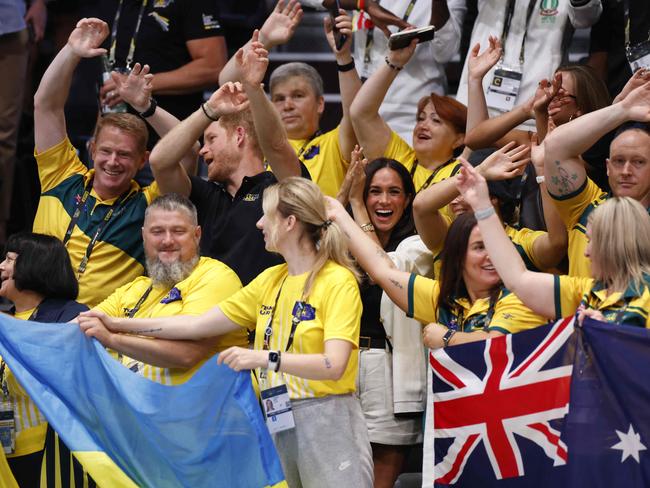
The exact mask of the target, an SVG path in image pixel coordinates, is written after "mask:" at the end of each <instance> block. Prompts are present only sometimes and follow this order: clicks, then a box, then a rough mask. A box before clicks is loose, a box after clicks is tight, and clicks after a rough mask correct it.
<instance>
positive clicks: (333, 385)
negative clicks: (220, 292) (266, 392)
mask: <svg viewBox="0 0 650 488" xmlns="http://www.w3.org/2000/svg"><path fill="white" fill-rule="evenodd" d="M308 274H309V273H304V274H301V275H295V276H292V275H289V274H288V268H287V265H286V264H281V265H278V266H274V267H272V268H269V269H267V270H266V271H264V272H262V273H261V274H260V275H259V276H258V277H257V278H255V279H254V280H253V281H251V282H250V283H249V284H248V285H247V286H245V287H244V288H243V289H242V290H241V291H239V292H237V293H236V294H235V295H233V296H232V297H230V298H229V299H227V300H226V301H224V302H221V303H220V304H219V308H220V309H221V311H222V312H223V313H224V314H226V316H227V317H228V318H229V319H230V320H232V321H233V322H236V323H238V324H239V325H241V326H242V327H247V328H249V329H251V330H253V329H255V330H256V334H255V349H260V350H261V349H263V344H264V330H265V329H266V326H267V322H268V320H269V318H270V317H271V313H272V311H273V309H274V308H275V313H273V324H272V328H273V334H272V335H271V338H270V347H269V349H271V350H280V351H282V352H283V353H284V352H285V351H286V347H287V342H288V339H289V335H290V331H291V322H292V320H291V319H292V316H293V314H296V315H299V318H300V319H301V320H300V323H299V324H298V326H297V328H296V331H295V336H294V340H293V345H292V347H291V349H290V350H289V351H288V352H290V353H296V354H322V353H323V352H324V351H325V341H328V340H330V339H342V340H345V341H348V342H350V343H352V344H353V346H354V349H357V348H358V346H359V330H360V320H361V298H360V297H359V287H358V285H357V282H356V280H355V278H354V275H353V274H352V273H351V272H350V271H349V270H347V269H346V268H344V267H343V266H340V265H338V264H336V263H334V262H332V261H328V262H327V263H326V264H325V266H323V268H322V269H321V270H320V272H319V273H318V275H317V277H316V279H315V281H314V285H313V287H312V291H311V293H310V295H309V296H308V297H307V299H306V300H305V301H304V302H302V305H303V307H302V312H300V313H299V312H298V307H299V305H300V302H301V300H302V293H303V287H304V285H305V281H306V279H307V276H308ZM280 287H282V289H281V293H280V296H279V297H278V291H279V290H280ZM276 297H278V299H277V304H276ZM358 360H359V354H358V352H357V351H356V350H353V351H352V353H351V354H350V359H349V360H348V365H347V368H346V369H345V372H344V373H343V376H342V377H341V378H340V379H339V380H337V381H331V380H327V381H317V380H308V379H304V378H299V377H297V376H293V375H289V374H284V373H276V372H274V371H269V372H268V379H267V385H266V387H265V388H268V387H273V386H278V385H281V384H286V385H287V389H288V391H289V397H290V398H292V399H302V398H313V397H323V396H326V395H341V394H345V393H351V392H353V391H354V390H355V386H354V385H355V380H356V376H357V370H358ZM265 371H266V370H265ZM258 377H259V371H258Z"/></svg>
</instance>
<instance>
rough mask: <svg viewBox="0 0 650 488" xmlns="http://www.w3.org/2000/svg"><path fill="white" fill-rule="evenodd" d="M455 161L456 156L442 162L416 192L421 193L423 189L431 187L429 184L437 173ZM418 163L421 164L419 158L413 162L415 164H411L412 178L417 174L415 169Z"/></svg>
mask: <svg viewBox="0 0 650 488" xmlns="http://www.w3.org/2000/svg"><path fill="white" fill-rule="evenodd" d="M454 161H456V158H451V159H448V160H447V161H446V162H445V163H443V164H441V165H440V166H438V167H437V168H436V169H434V170H433V172H432V173H431V174H430V175H429V177H428V178H427V180H426V181H425V182H424V183H423V184H422V186H421V187H420V189H419V190H418V191H417V192H416V193H420V192H421V191H422V190H424V189H426V188H429V185H430V184H431V182H432V181H433V179H434V178H435V177H436V175H437V174H438V173H439V172H440V170H441V169H442V168H444V167H445V166H447V165H448V164H449V163H453V162H454ZM418 165H419V163H418V160H417V159H416V160H415V161H414V162H413V166H411V171H410V175H411V179H413V177H414V176H415V170H416V169H417V168H418Z"/></svg>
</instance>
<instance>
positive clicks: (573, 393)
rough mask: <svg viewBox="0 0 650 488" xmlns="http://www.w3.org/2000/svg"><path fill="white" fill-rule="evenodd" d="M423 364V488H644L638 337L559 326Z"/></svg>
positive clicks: (643, 341)
mask: <svg viewBox="0 0 650 488" xmlns="http://www.w3.org/2000/svg"><path fill="white" fill-rule="evenodd" d="M429 362H430V365H431V370H432V391H433V400H434V408H433V416H432V417H430V418H431V422H429V424H428V425H427V428H428V429H429V431H430V430H433V435H434V438H435V444H434V454H433V457H434V459H433V464H434V468H433V478H434V479H433V480H430V481H427V480H424V483H423V484H424V486H432V485H435V486H448V485H449V486H459V487H474V486H482V487H483V486H496V487H504V488H509V487H519V486H522V487H524V486H525V487H548V486H553V487H582V486H585V487H587V486H588V487H611V486H626V487H628V486H629V487H643V486H650V451H648V449H647V447H648V445H649V444H650V331H648V330H647V329H639V328H636V327H627V326H618V325H612V324H606V323H600V322H595V321H590V320H586V321H585V324H584V325H583V326H582V327H578V328H575V329H574V322H573V319H572V318H568V319H564V320H561V321H558V322H557V323H555V324H550V325H548V326H543V327H539V328H537V329H534V330H531V331H526V332H522V333H519V334H512V335H506V336H502V337H498V338H492V339H489V340H487V341H484V342H476V343H471V344H466V345H459V346H456V347H450V348H446V349H440V350H437V351H435V352H432V353H431V354H430V356H429ZM425 452H426V450H425ZM426 462H427V460H425V464H426ZM426 472H427V470H426V469H425V473H426Z"/></svg>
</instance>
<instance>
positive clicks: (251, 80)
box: [235, 29, 269, 86]
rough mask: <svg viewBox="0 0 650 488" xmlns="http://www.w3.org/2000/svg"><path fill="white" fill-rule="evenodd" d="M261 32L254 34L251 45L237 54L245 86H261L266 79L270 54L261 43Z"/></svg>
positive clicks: (238, 65) (241, 77) (236, 58)
mask: <svg viewBox="0 0 650 488" xmlns="http://www.w3.org/2000/svg"><path fill="white" fill-rule="evenodd" d="M259 36H260V32H259V31H258V30H257V29H256V30H255V32H253V37H252V38H251V42H250V44H248V45H247V46H244V47H242V48H240V49H239V51H237V53H236V54H235V62H236V64H237V70H238V71H239V75H240V79H241V81H242V83H243V84H245V85H251V86H259V85H260V84H261V83H262V80H263V79H264V75H265V74H266V69H267V68H268V66H269V57H268V56H269V53H268V51H267V50H266V49H264V45H263V44H262V43H261V42H259Z"/></svg>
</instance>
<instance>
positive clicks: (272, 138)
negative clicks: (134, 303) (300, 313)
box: [150, 42, 308, 285]
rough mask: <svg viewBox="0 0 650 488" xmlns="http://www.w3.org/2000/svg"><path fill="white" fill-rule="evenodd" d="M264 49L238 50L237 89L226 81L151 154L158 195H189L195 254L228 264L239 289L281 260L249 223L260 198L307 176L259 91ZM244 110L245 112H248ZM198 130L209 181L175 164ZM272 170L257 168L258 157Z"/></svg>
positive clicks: (258, 208)
mask: <svg viewBox="0 0 650 488" xmlns="http://www.w3.org/2000/svg"><path fill="white" fill-rule="evenodd" d="M267 66H268V58H267V52H266V50H264V48H263V47H262V45H261V44H260V43H258V42H253V43H251V44H250V45H249V47H247V49H246V51H243V50H240V51H239V52H238V53H237V69H238V70H239V71H240V72H241V77H240V79H241V80H242V84H239V83H227V84H225V85H223V86H222V87H221V88H219V90H217V91H216V92H215V93H213V94H212V96H211V97H210V99H209V100H208V101H207V102H205V103H204V104H203V105H201V106H200V107H199V108H198V110H196V111H195V112H194V113H193V114H192V115H190V116H189V117H188V118H187V119H185V120H184V121H183V122H181V123H180V124H179V125H177V126H176V127H175V128H174V129H172V130H171V131H170V132H169V133H168V134H167V135H166V136H165V137H163V138H162V139H161V140H160V141H159V142H158V144H157V145H156V147H155V148H154V150H153V152H152V153H151V156H150V163H151V167H152V169H153V173H154V177H155V178H156V181H157V182H158V185H159V187H160V190H161V192H162V193H170V192H175V193H181V194H183V195H186V196H189V197H190V200H192V202H193V203H194V204H195V205H196V207H197V210H198V217H199V224H200V225H201V227H202V229H203V234H202V237H201V255H203V256H209V257H212V258H215V259H218V260H220V261H222V262H224V263H225V264H227V265H228V266H230V267H231V268H232V269H233V270H234V271H235V273H237V275H238V276H239V279H240V280H241V282H242V284H244V285H246V284H247V283H248V282H250V281H251V280H252V279H253V278H255V276H257V275H258V274H259V273H260V272H261V271H263V270H264V269H266V268H268V267H270V266H273V265H275V264H279V263H281V262H282V261H281V258H280V257H279V256H277V255H274V254H271V253H269V252H267V251H266V250H265V249H264V238H263V236H262V233H261V232H260V231H259V230H258V229H257V228H256V227H255V223H256V222H257V221H258V220H259V219H260V217H262V214H263V211H262V193H263V192H264V189H265V188H267V187H268V186H270V185H272V184H274V183H275V182H276V181H277V180H278V179H280V180H281V179H283V178H286V177H289V176H301V174H302V176H307V177H308V173H307V172H306V169H304V167H302V168H301V164H300V162H299V161H298V157H297V156H296V153H295V152H294V150H293V149H292V147H291V145H290V144H289V141H288V140H287V135H286V132H285V130H284V127H283V125H282V121H281V120H280V117H279V115H278V114H277V112H276V111H275V110H274V108H273V106H272V105H271V102H270V101H269V100H268V98H267V97H266V95H265V94H264V90H263V89H262V86H261V82H262V79H263V78H264V74H265V72H266V68H267ZM249 106H250V108H249ZM201 133H203V137H204V145H203V148H202V149H201V155H202V156H203V158H204V160H205V162H206V163H207V164H208V180H209V181H207V182H206V181H203V180H202V179H201V178H198V177H194V176H191V177H190V176H188V174H187V173H186V171H185V169H184V168H183V166H182V165H181V164H180V163H179V161H180V160H181V158H182V156H183V154H184V153H186V152H187V149H188V148H189V147H191V146H192V144H194V143H195V142H196V140H197V139H198V138H199V136H200V135H201ZM265 156H266V160H267V161H268V162H269V164H270V166H271V168H272V169H273V172H272V173H271V172H270V171H265V170H264V159H265Z"/></svg>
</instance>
